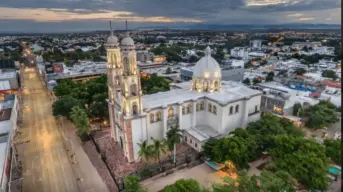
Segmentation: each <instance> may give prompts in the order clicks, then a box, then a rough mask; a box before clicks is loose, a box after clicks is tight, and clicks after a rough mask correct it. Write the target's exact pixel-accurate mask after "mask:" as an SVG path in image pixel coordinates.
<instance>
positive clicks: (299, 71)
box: [294, 67, 307, 75]
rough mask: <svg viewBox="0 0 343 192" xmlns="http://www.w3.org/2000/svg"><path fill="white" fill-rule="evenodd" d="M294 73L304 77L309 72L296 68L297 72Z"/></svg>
mask: <svg viewBox="0 0 343 192" xmlns="http://www.w3.org/2000/svg"><path fill="white" fill-rule="evenodd" d="M294 73H295V74H296V75H304V74H305V73H307V71H306V69H304V68H299V67H298V68H296V69H295V70H294Z"/></svg>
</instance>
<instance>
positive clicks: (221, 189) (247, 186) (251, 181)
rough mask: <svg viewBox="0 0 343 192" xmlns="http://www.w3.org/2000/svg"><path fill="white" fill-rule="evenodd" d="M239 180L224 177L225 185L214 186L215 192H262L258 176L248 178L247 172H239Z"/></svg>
mask: <svg viewBox="0 0 343 192" xmlns="http://www.w3.org/2000/svg"><path fill="white" fill-rule="evenodd" d="M237 175H238V177H237V179H233V178H230V177H224V179H223V180H224V184H214V185H213V186H212V188H213V190H212V191H213V192H256V191H260V187H259V186H258V177H257V176H251V177H250V176H248V174H247V171H246V170H242V171H238V173H237Z"/></svg>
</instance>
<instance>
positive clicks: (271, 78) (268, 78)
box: [266, 71, 274, 81]
mask: <svg viewBox="0 0 343 192" xmlns="http://www.w3.org/2000/svg"><path fill="white" fill-rule="evenodd" d="M273 79H274V72H273V71H271V72H269V73H268V75H267V77H266V81H273Z"/></svg>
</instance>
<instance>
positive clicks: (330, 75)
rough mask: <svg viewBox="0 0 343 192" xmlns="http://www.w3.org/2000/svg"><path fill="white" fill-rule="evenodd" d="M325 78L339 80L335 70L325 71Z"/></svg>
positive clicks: (323, 73) (323, 74)
mask: <svg viewBox="0 0 343 192" xmlns="http://www.w3.org/2000/svg"><path fill="white" fill-rule="evenodd" d="M322 76H323V77H327V78H331V79H333V80H336V79H337V78H338V76H337V74H336V72H335V71H333V70H325V71H323V72H322Z"/></svg>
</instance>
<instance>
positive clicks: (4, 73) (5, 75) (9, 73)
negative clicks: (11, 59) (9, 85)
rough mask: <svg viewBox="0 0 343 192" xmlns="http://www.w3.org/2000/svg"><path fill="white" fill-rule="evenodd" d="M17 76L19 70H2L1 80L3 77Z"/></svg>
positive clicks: (0, 73)
mask: <svg viewBox="0 0 343 192" xmlns="http://www.w3.org/2000/svg"><path fill="white" fill-rule="evenodd" d="M16 76H17V72H15V71H11V72H0V80H1V79H10V78H15V77H16Z"/></svg>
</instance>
